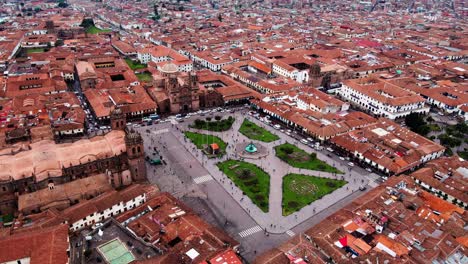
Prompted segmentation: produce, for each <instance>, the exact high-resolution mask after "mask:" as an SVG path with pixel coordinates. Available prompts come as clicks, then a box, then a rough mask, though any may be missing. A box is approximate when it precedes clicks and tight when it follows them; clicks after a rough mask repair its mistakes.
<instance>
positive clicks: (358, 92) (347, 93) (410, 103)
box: [338, 77, 429, 119]
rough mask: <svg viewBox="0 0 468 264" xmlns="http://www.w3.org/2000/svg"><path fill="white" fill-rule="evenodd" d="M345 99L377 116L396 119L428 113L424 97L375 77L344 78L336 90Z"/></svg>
mask: <svg viewBox="0 0 468 264" xmlns="http://www.w3.org/2000/svg"><path fill="white" fill-rule="evenodd" d="M338 94H339V95H340V96H341V97H342V98H343V99H344V100H346V101H349V102H350V103H351V104H353V105H355V106H357V107H359V108H361V109H362V110H365V111H368V112H370V113H372V114H374V115H375V116H378V117H387V118H389V119H396V118H402V117H405V116H407V115H409V114H411V113H428V112H429V107H427V106H426V105H425V104H424V102H425V100H424V98H422V97H421V96H419V95H417V94H416V93H413V92H411V91H407V90H404V89H402V88H400V87H399V86H397V85H394V84H391V83H389V82H386V81H383V80H380V79H376V78H372V77H370V78H362V79H353V80H346V81H344V82H343V86H342V87H341V88H340V89H339V90H338Z"/></svg>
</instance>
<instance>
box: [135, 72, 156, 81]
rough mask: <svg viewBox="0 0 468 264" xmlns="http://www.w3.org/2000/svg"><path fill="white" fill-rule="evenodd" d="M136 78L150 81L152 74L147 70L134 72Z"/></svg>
mask: <svg viewBox="0 0 468 264" xmlns="http://www.w3.org/2000/svg"><path fill="white" fill-rule="evenodd" d="M135 75H136V77H137V78H138V80H140V81H142V82H151V81H153V76H152V75H151V73H149V72H143V73H136V74H135Z"/></svg>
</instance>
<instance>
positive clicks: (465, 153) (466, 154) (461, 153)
mask: <svg viewBox="0 0 468 264" xmlns="http://www.w3.org/2000/svg"><path fill="white" fill-rule="evenodd" d="M457 153H458V156H460V158H462V159H464V160H468V151H458V152H457Z"/></svg>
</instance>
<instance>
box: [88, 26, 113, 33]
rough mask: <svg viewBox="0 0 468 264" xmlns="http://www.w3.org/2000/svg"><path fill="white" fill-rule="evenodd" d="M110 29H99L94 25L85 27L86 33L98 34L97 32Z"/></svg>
mask: <svg viewBox="0 0 468 264" xmlns="http://www.w3.org/2000/svg"><path fill="white" fill-rule="evenodd" d="M111 31H112V30H110V29H100V28H98V27H96V26H90V27H88V28H87V29H86V33H89V34H99V33H105V32H111Z"/></svg>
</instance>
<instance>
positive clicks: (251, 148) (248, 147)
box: [245, 142, 257, 153]
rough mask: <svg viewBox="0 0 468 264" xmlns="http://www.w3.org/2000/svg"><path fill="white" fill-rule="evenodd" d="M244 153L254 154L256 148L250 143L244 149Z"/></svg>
mask: <svg viewBox="0 0 468 264" xmlns="http://www.w3.org/2000/svg"><path fill="white" fill-rule="evenodd" d="M245 151H247V152H248V153H255V152H257V147H256V146H255V145H254V143H252V142H251V143H250V144H248V145H247V146H246V147H245Z"/></svg>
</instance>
